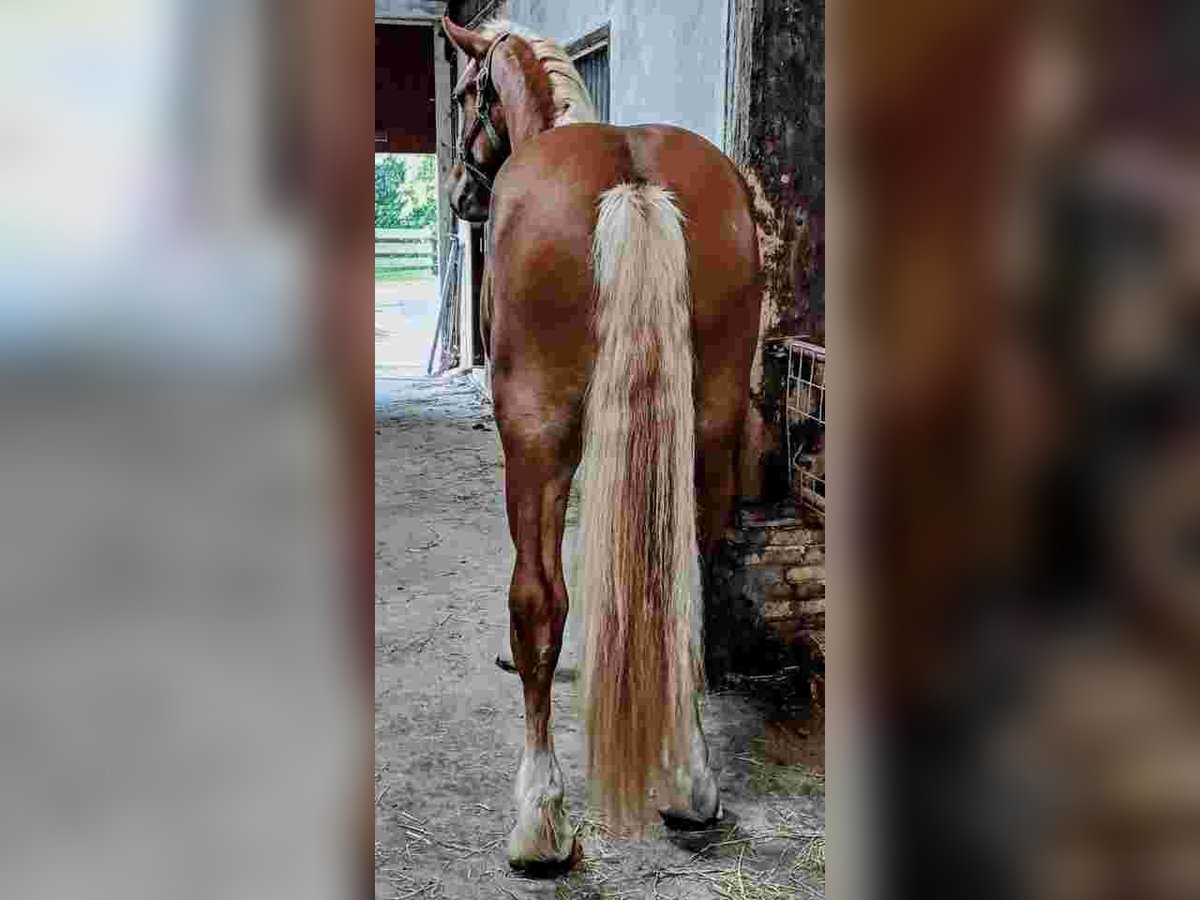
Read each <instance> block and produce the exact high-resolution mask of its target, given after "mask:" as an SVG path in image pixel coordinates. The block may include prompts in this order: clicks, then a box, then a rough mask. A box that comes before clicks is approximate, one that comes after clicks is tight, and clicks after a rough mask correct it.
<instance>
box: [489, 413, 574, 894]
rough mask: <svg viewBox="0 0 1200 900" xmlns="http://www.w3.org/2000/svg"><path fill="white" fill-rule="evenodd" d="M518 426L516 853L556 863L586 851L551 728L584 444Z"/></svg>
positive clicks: (522, 863) (511, 470)
mask: <svg viewBox="0 0 1200 900" xmlns="http://www.w3.org/2000/svg"><path fill="white" fill-rule="evenodd" d="M502 425H503V423H502ZM517 427H519V426H517ZM513 430H515V429H514V428H509V429H504V428H503V427H502V431H504V432H505V433H504V449H505V460H506V463H505V465H506V468H505V494H506V499H507V505H508V522H509V530H510V532H511V534H512V539H513V543H514V544H515V545H516V551H517V560H516V565H515V566H514V568H513V577H512V585H511V587H510V589H509V595H508V596H509V618H510V638H511V641H512V650H513V659H514V661H515V662H516V665H517V670H518V671H519V672H520V674H521V682H522V685H523V688H524V693H525V750H524V754H523V756H522V759H521V768H520V770H519V772H518V774H517V786H516V799H517V824H516V827H515V828H514V829H513V831H512V834H511V835H510V836H509V844H508V858H509V863H510V864H511V865H512V866H513V867H514V868H518V869H525V870H536V869H538V868H542V867H546V868H551V869H553V868H556V867H561V866H566V865H570V864H571V862H572V861H573V859H574V856H575V854H576V853H577V852H578V851H577V848H576V844H575V837H574V833H573V831H572V829H571V827H570V823H569V821H568V819H567V815H566V809H565V806H564V804H563V777H562V770H561V769H560V768H559V765H558V760H557V759H556V758H555V756H554V742H553V740H552V738H551V734H550V691H551V686H552V684H553V678H554V668H555V666H556V665H557V664H558V655H559V651H560V650H561V648H562V635H563V626H564V625H565V623H566V618H567V588H566V583H565V580H564V578H563V571H562V556H561V548H562V534H563V524H564V518H565V515H566V507H567V497H568V494H569V492H570V487H571V476H572V474H573V473H574V469H575V465H576V461H577V460H578V450H577V449H576V450H575V452H574V453H573V454H572V453H570V452H569V451H570V448H569V447H563V446H561V445H559V446H555V445H554V444H553V443H548V442H547V439H546V437H545V436H544V433H543V434H541V435H538V436H537V437H535V438H526V437H525V436H520V435H514V434H513V433H512V431H513Z"/></svg>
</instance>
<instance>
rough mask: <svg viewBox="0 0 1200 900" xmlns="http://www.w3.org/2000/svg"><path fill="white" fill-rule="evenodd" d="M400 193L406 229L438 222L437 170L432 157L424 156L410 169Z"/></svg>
mask: <svg viewBox="0 0 1200 900" xmlns="http://www.w3.org/2000/svg"><path fill="white" fill-rule="evenodd" d="M400 191H401V194H402V196H403V201H404V214H403V217H404V227H406V228H424V227H425V226H426V225H430V224H432V223H433V222H434V221H436V220H437V170H436V168H435V167H434V159H433V157H432V156H422V157H421V158H420V160H419V161H418V162H417V165H416V166H410V167H409V168H408V170H407V171H406V173H405V178H404V184H403V186H402V187H401V189H400Z"/></svg>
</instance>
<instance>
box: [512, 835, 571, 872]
mask: <svg viewBox="0 0 1200 900" xmlns="http://www.w3.org/2000/svg"><path fill="white" fill-rule="evenodd" d="M582 861H583V845H582V844H580V843H579V840H578V838H575V839H572V841H571V850H570V852H569V853H568V854H567V855H566V856H565V857H563V858H562V859H554V858H545V857H532V858H522V857H512V856H510V857H509V858H508V865H509V868H511V869H512V870H513V871H514V872H520V873H521V874H522V875H524V876H526V877H528V878H556V877H557V876H559V875H562V874H563V873H564V872H569V871H570V870H571V869H573V868H575V867H576V866H577V865H579V863H581V862H582Z"/></svg>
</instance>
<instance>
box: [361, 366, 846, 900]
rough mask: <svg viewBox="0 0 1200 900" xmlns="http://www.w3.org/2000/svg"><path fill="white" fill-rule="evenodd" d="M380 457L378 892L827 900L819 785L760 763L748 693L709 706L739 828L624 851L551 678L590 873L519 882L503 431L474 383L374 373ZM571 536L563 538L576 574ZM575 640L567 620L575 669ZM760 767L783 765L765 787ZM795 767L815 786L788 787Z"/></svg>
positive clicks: (561, 688)
mask: <svg viewBox="0 0 1200 900" xmlns="http://www.w3.org/2000/svg"><path fill="white" fill-rule="evenodd" d="M375 448H376V455H375V491H376V495H375V501H376V507H375V509H376V513H375V515H376V531H375V535H376V549H375V557H376V581H375V609H376V638H375V640H376V649H375V654H376V656H375V758H376V789H375V794H376V803H375V806H376V844H375V863H376V894H377V896H379V897H381V898H394V900H402V898H404V900H407V898H438V900H442V898H444V900H468V898H476V897H480V898H482V897H488V898H492V897H499V898H505V897H517V898H525V897H538V898H555V900H566V898H605V900H607V898H613V900H616V898H641V897H646V898H654V897H657V898H661V900H669V898H681V900H682V898H698V900H704V898H722V897H737V898H742V897H745V898H747V900H761V898H777V897H809V896H822V894H823V889H822V887H821V884H822V881H823V872H824V795H823V781H821V780H820V779H819V778H818V777H816V775H814V774H813V773H812V771H811V770H808V769H804V767H795V766H787V765H781V764H780V762H778V761H777V759H778V757H777V756H776V755H774V754H773V755H772V756H771V757H770V758H768V757H767V755H766V747H767V745H768V740H769V736H768V733H767V729H766V726H765V723H764V717H763V714H762V711H761V709H760V707H759V705H758V704H757V703H756V701H755V700H754V699H753V698H751V697H749V696H746V695H743V694H737V693H729V694H719V695H710V696H709V697H707V698H706V699H705V702H704V726H705V732H706V734H707V736H708V738H709V743H710V747H711V750H712V753H713V756H714V759H715V763H716V766H717V769H718V771H719V773H720V775H719V778H720V784H721V791H722V798H723V802H724V804H725V806H726V808H727V809H728V810H729V812H730V813H731V814H732V817H731V822H730V823H729V824H727V825H726V826H725V827H723V828H720V829H716V830H714V831H711V832H703V833H698V834H692V835H686V836H683V835H673V834H669V833H663V831H662V829H661V828H657V827H655V828H652V829H651V830H650V831H648V832H647V834H646V835H645V836H644V838H643V839H641V840H625V839H616V838H614V837H613V836H612V835H610V834H609V833H608V832H607V831H606V830H605V828H604V826H603V823H601V822H600V821H599V820H598V819H597V818H596V814H595V812H594V811H592V810H589V809H588V807H587V805H586V803H585V785H584V778H583V735H582V731H581V728H580V718H579V714H578V709H577V700H578V697H577V693H576V692H577V686H576V685H575V684H574V683H573V682H571V681H570V680H562V681H558V682H557V683H556V684H555V687H554V700H553V703H554V713H553V721H552V726H553V729H554V735H555V744H556V750H557V753H558V758H559V762H560V764H561V765H562V769H563V774H564V777H565V778H566V782H567V789H568V802H569V805H570V810H571V814H572V818H573V819H574V820H575V821H576V822H577V823H578V826H579V831H580V835H581V837H582V839H583V845H584V853H585V862H584V864H583V866H582V867H581V868H579V869H577V870H576V871H574V872H572V873H570V874H568V875H566V876H563V877H561V878H559V879H556V880H552V881H533V880H529V879H525V878H521V877H519V876H516V875H514V874H512V873H511V872H510V871H509V869H508V865H507V862H506V860H505V856H504V844H505V840H506V838H507V835H508V831H509V829H510V827H511V826H512V821H513V816H514V811H515V810H514V804H513V800H512V794H511V791H512V779H513V777H514V776H515V774H516V768H517V764H518V761H519V759H520V752H521V745H522V741H523V736H524V723H523V721H522V717H523V710H522V703H521V690H520V681H519V680H518V678H517V676H516V675H513V674H510V673H507V672H504V671H502V670H501V669H500V668H498V667H497V666H496V663H495V660H496V657H497V656H498V655H502V656H507V655H508V654H507V644H508V612H507V599H506V595H507V585H508V582H509V579H510V576H511V565H512V559H513V556H512V548H511V544H510V543H509V537H508V526H507V523H506V521H505V518H504V505H503V488H502V481H503V479H502V473H503V466H502V462H501V455H500V446H499V440H498V437H497V435H496V431H495V425H494V423H493V421H492V418H491V415H490V410H489V409H488V407H487V406H486V404H485V403H484V402H482V401H481V399H480V396H479V394H478V392H477V391H476V390H475V388H474V387H473V385H472V383H471V382H470V381H469V380H468V379H465V378H448V379H419V378H392V379H379V380H378V381H377V384H376V437H375ZM572 518H573V517H569V518H568V521H569V522H570V521H571V520H572ZM572 538H573V534H572V530H571V529H570V527H569V528H568V534H567V536H566V538H565V540H564V544H565V546H566V551H565V552H566V554H567V565H568V567H569V566H570V557H571V548H572V547H573V541H572ZM578 633H579V627H578V619H577V617H576V615H575V614H574V612H573V613H572V616H571V618H570V620H569V621H568V624H567V634H566V639H565V645H564V650H563V658H562V663H561V665H562V666H563V667H564V668H566V669H571V668H574V667H575V665H576V662H577V660H578V655H579V654H578V641H577V637H576V636H577V634H578ZM773 743H777V741H775V742H773ZM763 766H769V767H772V768H771V770H770V772H769V774H768V776H767V780H766V781H765V782H764V780H763V779H764V775H763V774H762V771H761V770H762V767H763ZM802 769H803V772H804V773H807V774H805V775H804V777H806V778H807V779H808V781H807V782H805V783H804V784H801V783H800V781H799V780H795V781H789V779H800V778H801V770H802ZM780 773H783V775H782V777H781V775H780ZM817 774H819V773H817ZM813 784H819V786H820V789H815V788H813ZM764 785H766V786H767V787H768V789H767V790H764V789H763V788H764ZM801 788H803V789H801Z"/></svg>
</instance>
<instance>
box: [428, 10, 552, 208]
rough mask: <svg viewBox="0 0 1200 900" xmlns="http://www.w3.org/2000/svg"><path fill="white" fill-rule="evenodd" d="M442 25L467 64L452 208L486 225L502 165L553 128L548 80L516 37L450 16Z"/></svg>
mask: <svg viewBox="0 0 1200 900" xmlns="http://www.w3.org/2000/svg"><path fill="white" fill-rule="evenodd" d="M442 27H443V28H444V29H445V31H446V36H447V37H448V38H450V41H451V42H452V43H453V44H454V46H455V47H457V48H458V49H459V50H461V51H462V52H463V53H465V54H466V55H467V58H468V60H469V63H468V65H467V67H466V68H465V69H464V70H463V73H462V76H461V77H460V78H459V80H458V84H457V85H456V86H455V88H454V99H455V101H456V102H457V103H458V105H459V107H460V109H461V110H462V117H461V119H460V121H461V123H462V128H461V131H460V134H459V141H458V148H457V151H456V153H455V159H454V167H453V168H452V169H451V170H450V183H449V185H448V186H447V191H448V193H449V196H450V206H451V207H452V208H453V209H454V211H455V212H456V213H457V214H458V216H459V217H460V218H463V219H466V220H467V221H468V222H483V221H484V220H486V219H487V217H488V214H489V212H490V209H491V201H492V179H493V178H495V177H496V173H497V172H498V171H500V167H501V166H502V165H503V164H504V161H505V160H506V159H508V157H509V156H510V155H511V154H512V151H513V149H514V147H515V146H517V145H518V144H520V142H521V141H522V140H523V139H524V138H526V137H529V136H530V135H532V134H536V133H537V132H539V131H543V130H545V129H546V128H549V127H550V126H551V125H552V124H553V101H552V99H551V96H550V86H549V81H548V79H547V76H546V75H545V73H544V72H542V70H541V67H540V65H539V64H538V63H537V61H536V59H535V58H534V55H533V52H532V50H531V49H530V48H529V46H528V44H527V43H526V42H525V41H524V40H523V39H522V38H520V37H518V36H517V35H515V34H512V33H510V32H508V31H503V30H502V31H500V32H499V33H489V34H485V33H481V32H478V31H471V30H470V29H468V28H460V27H459V26H458V25H455V24H454V23H453V22H451V21H450V19H449V18H448V17H443V18H442Z"/></svg>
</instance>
